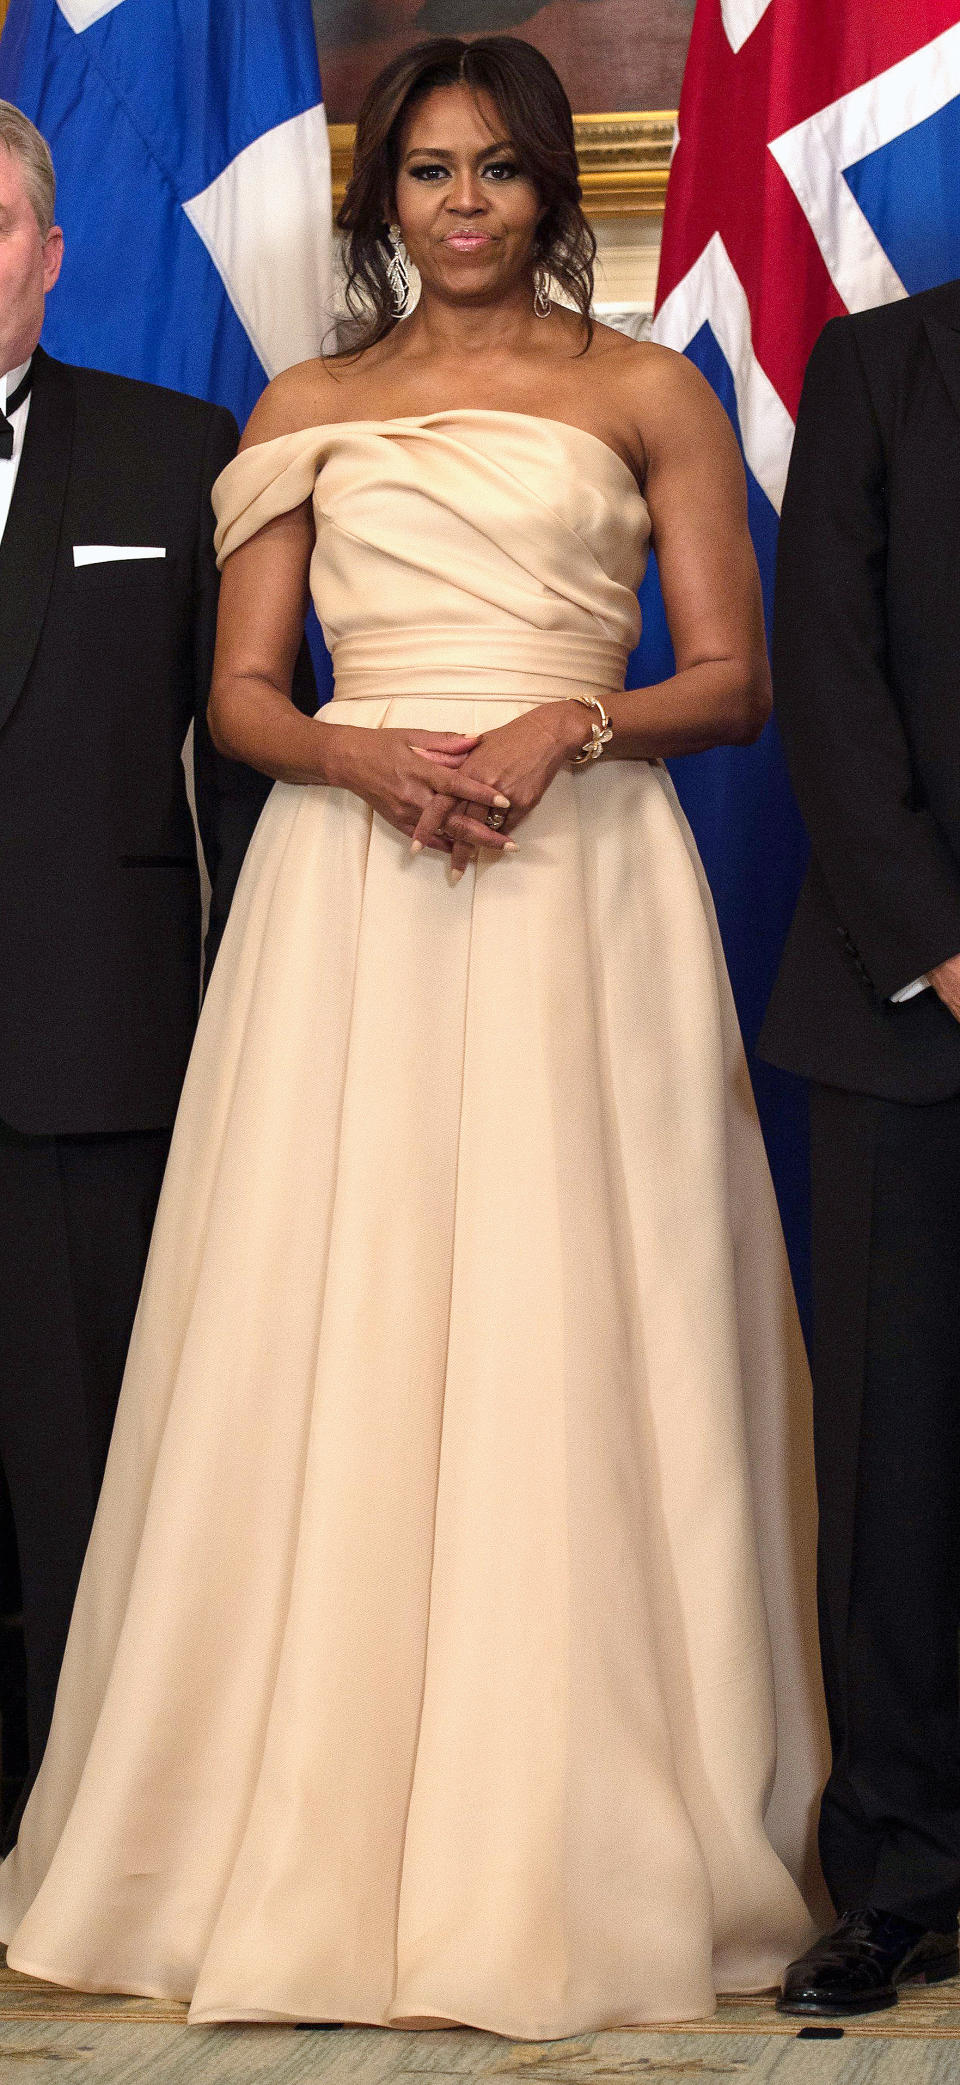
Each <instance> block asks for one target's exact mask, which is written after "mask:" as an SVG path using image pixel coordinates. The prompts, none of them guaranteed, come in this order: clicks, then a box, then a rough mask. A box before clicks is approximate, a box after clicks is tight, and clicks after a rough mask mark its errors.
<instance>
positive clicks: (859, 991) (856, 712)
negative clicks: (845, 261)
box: [760, 282, 960, 1101]
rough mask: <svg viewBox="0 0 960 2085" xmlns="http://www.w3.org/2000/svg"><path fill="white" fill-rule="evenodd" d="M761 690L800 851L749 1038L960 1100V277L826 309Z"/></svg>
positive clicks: (793, 1063)
mask: <svg viewBox="0 0 960 2085" xmlns="http://www.w3.org/2000/svg"><path fill="white" fill-rule="evenodd" d="M773 671H774V699H775V702H776V706H777V713H778V716H779V721H780V730H781V733H782V736H783V740H784V743H785V747H786V752H787V759H788V762H789V766H790V771H791V775H792V779H793V784H794V788H795V790H796V794H797V800H798V802H799V805H800V809H801V811H802V813H803V817H804V820H805V822H806V825H807V829H808V831H809V834H810V840H811V846H812V858H811V862H810V868H809V872H808V875H807V879H806V882H805V884H804V886H803V890H802V891H801V894H800V899H799V902H798V905H797V910H796V913H795V916H794V920H793V924H792V927H791V930H790V934H789V936H788V939H787V944H786V949H785V951H784V956H783V961H782V964H781V968H780V973H779V976H778V978H777V982H776V986H775V988H774V993H773V997H772V999H771V1002H770V1006H769V1009H768V1012H767V1019H766V1023H765V1025H764V1028H763V1032H762V1035H761V1038H760V1048H761V1053H762V1054H763V1055H764V1056H766V1057H768V1058H771V1059H772V1061H773V1062H774V1063H775V1064H780V1065H783V1066H785V1067H786V1069H787V1070H789V1071H795V1072H800V1073H802V1074H804V1075H805V1076H806V1077H808V1078H812V1079H816V1080H819V1081H821V1082H822V1083H824V1084H827V1085H833V1086H839V1087H842V1088H845V1089H846V1090H847V1091H850V1092H863V1093H872V1094H878V1095H880V1096H882V1097H885V1098H887V1099H892V1100H908V1101H932V1100H939V1099H945V1098H946V1097H948V1096H949V1095H951V1094H955V1093H958V1092H960V1022H957V1021H955V1020H954V1019H953V1017H952V1015H950V1014H949V1013H948V1012H947V1010H946V1008H945V1007H944V1006H943V1005H942V1004H941V1002H940V1000H939V999H938V998H937V997H936V995H935V993H934V992H932V991H926V992H924V993H922V994H921V995H919V996H918V997H916V998H914V999H911V1000H908V1001H906V1002H905V1003H902V1004H900V1005H893V1004H892V1003H891V995H892V994H893V993H894V992H897V991H899V990H900V989H901V987H902V986H904V985H906V984H909V983H911V982H912V981H913V979H914V978H916V977H919V976H921V975H922V974H923V973H924V972H925V971H927V970H930V969H931V968H932V967H933V965H934V964H936V963H940V962H943V961H944V960H945V959H946V958H947V957H948V956H954V955H957V954H960V282H954V283H949V284H947V285H946V286H945V287H944V288H941V289H936V290H929V291H926V292H924V293H923V294H922V295H920V296H916V297H910V298H908V299H907V300H906V301H905V302H902V303H897V304H890V305H886V306H884V307H882V308H881V309H880V310H877V311H869V312H863V313H861V314H860V315H858V316H856V317H851V318H842V319H833V320H831V322H830V324H829V325H828V326H827V327H826V328H825V330H824V332H823V333H822V334H821V336H820V339H819V341H818V342H817V346H816V348H815V349H814V352H813V355H812V356H811V359H810V364H809V367H808V370H807V375H806V381H805V383H804V388H803V397H802V400H801V404H800V412H799V417H798V420H797V432H796V441H795V444H794V449H793V457H792V460H791V465H790V473H789V477H788V481H787V489H786V496H785V499H784V506H783V516H782V521H781V529H780V548H779V555H778V563H777V592H776V606H775V614H774V642H773Z"/></svg>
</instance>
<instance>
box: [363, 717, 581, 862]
mask: <svg viewBox="0 0 960 2085" xmlns="http://www.w3.org/2000/svg"><path fill="white" fill-rule="evenodd" d="M347 731H348V735H349V739H350V740H351V742H352V743H351V744H350V746H349V749H348V756H347V760H346V763H345V767H344V772H343V775H342V779H343V781H344V782H345V783H346V784H347V786H348V787H349V788H351V789H353V790H354V792H355V793H356V795H358V796H361V797H363V798H364V800H365V802H367V803H369V804H370V805H371V806H372V808H373V810H375V811H377V812H379V813H380V815H381V817H384V818H386V819H387V820H388V821H389V823H390V824H391V825H393V826H395V827H396V828H397V829H398V830H399V831H400V832H403V833H407V834H408V835H409V838H410V843H411V848H412V850H413V851H414V852H415V853H420V851H421V849H423V848H432V849H434V850H435V851H437V852H440V853H445V854H449V855H450V856H451V869H452V873H453V875H454V876H455V877H456V878H459V877H460V876H461V875H462V874H463V871H464V869H465V868H466V866H467V863H468V862H470V861H472V860H474V859H475V858H476V855H477V853H478V850H479V849H480V848H481V847H486V848H489V849H490V850H491V851H492V850H494V849H497V850H499V851H500V852H505V853H515V852H516V850H517V842H516V840H514V839H512V838H511V833H512V830H513V828H514V827H515V826H516V825H517V824H519V822H520V820H521V819H522V818H524V817H526V815H527V813H528V812H529V811H532V810H533V808H534V805H535V804H538V803H539V801H540V798H541V797H542V796H543V794H544V791H545V790H546V789H547V788H548V787H549V785H550V783H551V782H552V780H553V778H554V775H555V774H557V772H558V770H559V769H560V768H561V767H563V766H565V765H567V764H568V763H569V762H570V761H571V759H572V758H573V756H574V754H575V753H577V752H578V751H579V749H580V747H581V746H582V744H583V738H584V728H583V712H582V709H581V708H580V705H579V704H577V703H573V702H563V701H560V702H550V703H541V704H539V705H538V706H537V708H536V709H533V710H525V711H524V712H523V713H522V715H520V716H519V717H514V718H512V719H511V720H510V722H509V723H507V724H501V725H499V726H498V727H497V728H496V729H495V730H493V731H485V732H480V733H477V734H475V735H473V736H468V735H465V734H463V733H459V732H451V731H397V730H393V729H389V728H388V729H385V730H380V731H368V730H362V729H353V730H351V729H350V727H347ZM331 779H332V777H331ZM337 779H341V777H340V776H339V775H338V777H337ZM494 809H495V810H497V811H499V812H502V813H503V814H504V816H503V824H502V826H501V827H500V829H499V830H495V829H494V828H493V827H492V826H490V825H488V824H487V823H486V816H487V812H488V811H490V810H494Z"/></svg>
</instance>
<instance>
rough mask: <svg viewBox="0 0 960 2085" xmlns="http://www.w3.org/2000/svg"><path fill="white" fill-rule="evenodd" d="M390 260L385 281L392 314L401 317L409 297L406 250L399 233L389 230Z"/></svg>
mask: <svg viewBox="0 0 960 2085" xmlns="http://www.w3.org/2000/svg"><path fill="white" fill-rule="evenodd" d="M388 244H389V248H390V259H389V260H388V262H387V281H388V283H389V285H390V294H391V296H392V298H393V309H394V314H395V316H396V317H397V318H398V319H401V318H402V317H403V314H404V312H405V311H406V308H407V302H408V299H409V296H410V277H409V275H408V274H407V249H406V247H405V246H404V243H403V240H402V239H401V237H400V233H399V232H395V231H393V230H392V229H391V231H390V232H389V234H388Z"/></svg>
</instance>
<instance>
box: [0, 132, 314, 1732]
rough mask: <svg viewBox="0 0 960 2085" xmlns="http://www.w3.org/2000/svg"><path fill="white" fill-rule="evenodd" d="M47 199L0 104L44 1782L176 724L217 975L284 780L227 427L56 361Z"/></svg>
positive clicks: (3, 1331)
mask: <svg viewBox="0 0 960 2085" xmlns="http://www.w3.org/2000/svg"><path fill="white" fill-rule="evenodd" d="M53 208H54V177H53V167H52V164H51V161H50V155H49V152H48V150H47V147H46V145H45V143H44V141H43V139H42V138H41V137H40V135H39V133H38V132H37V131H36V130H35V129H34V127H33V125H32V124H31V123H29V122H28V121H27V119H26V118H25V117H24V116H23V115H21V114H20V112H19V111H18V110H16V109H14V108H13V107H12V106H11V104H9V103H4V102H0V1459H2V1464H3V1470H4V1474H5V1476H6V1481H7V1486H8V1489H9V1494H10V1499H11V1503H12V1509H13V1517H14V1522H15V1527H16V1534H17V1545H18V1550H19V1558H20V1570H21V1578H22V1586H23V1617H24V1633H25V1640H26V1654H27V1705H28V1724H29V1748H30V1765H31V1771H32V1772H35V1771H36V1767H37V1765H38V1763H39V1759H40V1755H41V1753H42V1750H43V1745H44V1742H45V1738H46V1732H47V1728H48V1724H49V1720H50V1715H51V1711H52V1707H53V1697H54V1692H55V1689H56V1682H57V1676H58V1673H59V1668H60V1659H61V1654H62V1650H63V1645H64V1641H65V1637H66V1631H67V1626H68V1622H69V1618H70V1610H71V1607H72V1603H73V1596H74V1592H75V1590H76V1583H77V1578H78V1575H79V1571H80V1565H81V1562H82V1559H83V1554H84V1549H85V1546H86V1542H87V1537H88V1534H89V1531H90V1525H91V1521H92V1517H93V1512H94V1508H95V1505H96V1500H97V1493H98V1490H99V1485H100V1479H101V1475H102V1471H103V1466H104V1461H105V1458H106V1453H107V1447H108V1444H109V1439H110V1431H111V1427H112V1423H113V1416H114V1410H115V1406H116V1400H117V1395H118V1392H119V1388H120V1381H121V1376H122V1371H123V1365H124V1358H125V1354H126V1347H127V1341H128V1338H129V1334H130V1329H131V1326H132V1323H133V1316H134V1311H135V1308H136V1303H137V1297H138V1294H139V1289H140V1282H141V1278H142V1275H143V1269H144V1262H145V1259H146V1252H147V1245H148V1242H149V1237H150V1230H151V1225H152V1222H153V1217H154V1212H155V1209H156V1204H157V1197H158V1195H159V1191H160V1183H161V1179H162V1175H163V1168H164V1162H165V1159H166V1155H167V1148H168V1145H169V1140H170V1130H171V1125H172V1122H173V1118H174V1114H175V1111H176V1106H177V1100H178V1096H179V1093H180V1087H181V1083H182V1080H183V1075H184V1071H185V1068H186V1063H187V1057H188V1054H189V1050H190V1044H191V1038H192V1035H193V1030H194V1026H195V1023H196V1018H197V1011H198V999H199V988H200V971H201V949H200V931H201V928H200V921H201V886H200V874H199V869H198V862H197V851H196V845H195V840H194V829H193V821H192V818H191V814H190V808H189V803H188V799H187V793H186V786H185V777H184V771H183V764H182V759H181V752H182V748H183V745H184V740H185V737H186V734H187V731H188V727H189V725H190V723H191V722H192V723H193V729H194V738H193V772H194V786H195V801H196V809H197V820H198V824H199V829H200V834H201V838H202V844H203V852H204V856H205V860H206V867H207V870H208V872H209V877H210V882H211V885H212V900H211V912H210V932H209V938H208V942H207V949H206V960H207V964H208V965H209V963H210V961H211V960H212V957H213V953H214V950H215V948H216V944H217V941H218V939H219V936H220V934H221V932H222V929H223V925H224V922H225V919H226V914H227V910H228V907H229V903H230V897H231V894H232V891H233V887H234V884H235V881H236V878H237V874H238V872H239V869H240V865H241V862H242V859H243V854H244V850H245V848H246V845H247V841H248V839H249V837H250V834H251V832H252V830H253V826H254V824H255V822H256V819H257V817H258V815H259V812H260V809H261V807H262V804H263V801H264V799H265V796H266V793H267V790H268V788H269V786H270V785H269V783H268V782H267V781H266V780H265V779H264V778H263V777H261V776H258V775H254V774H253V773H251V771H250V770H249V769H245V768H241V767H238V766H236V765H234V764H233V763H232V762H230V761H225V760H223V759H221V758H220V757H219V756H218V755H216V754H215V753H214V750H213V746H212V744H211V741H210V738H209V736H208V733H207V730H206V724H205V710H206V701H207V692H208V688H209V682H210V674H211V666H212V659H213V644H214V630H215V620H216V607H217V574H216V567H215V563H214V557H213V548H212V535H213V514H212V510H211V505H210V490H211V486H212V485H213V482H214V479H215V478H216V477H217V475H218V473H219V472H220V471H221V470H222V469H223V467H224V465H225V464H226V463H227V462H228V461H229V460H230V458H231V457H232V456H233V454H234V451H235V448H236V440H237V430H236V425H235V423H234V421H233V419H232V418H231V416H230V414H229V413H226V412H224V411H222V410H221V409H220V408H219V407H216V406H211V405H207V404H204V403H202V402H201V401H200V400H198V399H194V398H186V397H181V396H180V395H179V394H178V393H176V392H172V391H164V390H160V389H158V388H156V387H155V386H153V385H149V384H142V383H133V382H130V381H129V380H127V379H124V378H119V377H113V376H106V375H103V374H101V373H100V372H98V371H94V370H87V369H78V368H72V367H69V366H68V365H66V364H65V363H62V362H57V361H54V360H52V359H51V358H50V357H49V356H48V355H46V354H45V353H44V352H43V350H42V349H41V348H40V347H39V346H38V341H39V337H40V330H41V326H42V323H43V315H44V299H45V296H46V294H47V293H48V292H49V291H50V290H51V289H52V288H53V286H54V284H55V282H56V279H57V275H58V272H59V268H60V259H61V252H62V246H63V240H62V235H61V233H60V231H59V230H58V229H57V228H56V227H55V226H54V224H53ZM305 679H306V681H309V679H310V676H309V674H308V673H307V674H306V676H305V677H304V674H303V671H302V670H301V676H300V688H299V695H300V698H301V699H302V701H303V706H304V707H307V708H315V706H316V703H315V698H314V697H313V690H312V686H311V687H307V686H306V685H305Z"/></svg>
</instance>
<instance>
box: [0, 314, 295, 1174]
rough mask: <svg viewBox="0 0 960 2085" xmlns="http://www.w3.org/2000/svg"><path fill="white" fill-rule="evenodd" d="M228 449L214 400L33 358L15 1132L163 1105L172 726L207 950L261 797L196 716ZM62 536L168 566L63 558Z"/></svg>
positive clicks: (5, 621)
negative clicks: (214, 489) (190, 791)
mask: <svg viewBox="0 0 960 2085" xmlns="http://www.w3.org/2000/svg"><path fill="white" fill-rule="evenodd" d="M236 440H237V430H236V425H235V423H234V421H233V419H232V418H231V416H230V414H229V413H226V412H224V411H223V410H222V409H221V408H220V407H218V406H211V405H206V404H204V403H203V402H202V401H200V400H199V399H195V398H186V397H182V396H181V395H180V394H179V393H177V392H173V391H164V390H160V389H159V388H157V387H156V386H155V385H152V384H141V383H133V382H130V381H129V380H128V379H126V378H122V377H115V376H106V375H103V374H101V373H100V372H99V371H96V370H90V369H74V368H71V367H70V366H68V365H67V364H66V363H62V362H56V361H54V360H52V359H51V357H49V356H48V355H46V354H44V353H43V351H42V350H41V349H39V348H38V349H37V352H36V356H35V359H34V373H33V392H32V399H31V405H30V414H29V418H28V421H27V429H26V435H25V439H24V446H23V453H22V455H21V458H20V468H19V471H18V474H17V480H16V485H15V488H14V495H13V502H12V505H11V509H10V516H9V520H8V522H7V527H6V531H5V533H4V536H3V541H2V543H0V1119H3V1120H4V1121H6V1122H7V1123H9V1124H10V1125H12V1126H13V1127H14V1128H15V1129H18V1130H21V1131H25V1132H29V1133H44V1134H66V1133H84V1132H89V1131H122V1130H134V1129H153V1128H161V1127H163V1126H164V1125H166V1124H168V1123H170V1122H171V1121H172V1120H173V1116H174V1113H175V1111H176V1106H177V1100H178V1096H179V1093H180V1087H181V1083H182V1079H183V1074H184V1070H185V1068H186V1062H187V1056H188V1054H189V1050H190V1044H191V1040H192V1036H193V1031H194V1027H195V1024H196V1018H197V1010H198V997H199V983H200V963H201V952H200V909H201V908H200V876H199V869H198V864H197V856H196V847H195V842H194V833H193V824H192V820H191V816H190V809H189V805H188V801H187V794H186V786H185V777H184V773H183V765H182V761H181V749H182V746H183V742H184V738H185V736H186V733H187V729H188V726H189V724H190V722H191V720H192V721H193V724H194V775H195V791H196V803H197V815H198V823H199V827H200V833H201V838H202V844H203V850H204V856H205V859H206V865H207V869H208V871H209V875H210V881H211V884H212V887H213V899H212V909H211V924H210V939H209V945H208V950H207V957H208V961H209V960H212V955H213V952H214V950H215V948H216V945H217V942H218V940H219V936H220V933H221V932H222V928H223V924H224V921H225V919H226V915H227V910H228V907H229V903H230V898H231V895H232V892H233V887H234V884H235V882H236V879H237V875H238V873H239V869H240V865H241V863H242V860H243V855H244V850H245V848H246V845H247V842H248V840H249V838H250V834H251V832H252V831H253V827H254V825H255V823H256V820H257V818H258V816H259V813H260V810H261V808H262V805H263V803H264V800H265V798H266V795H267V793H268V791H269V789H270V786H271V785H270V783H269V782H268V781H267V779H266V778H265V777H264V776H261V775H256V774H254V773H253V772H252V771H251V770H250V769H248V768H244V767H240V766H238V765H236V764H235V763H234V762H232V761H227V760H224V759H222V758H221V757H220V756H219V755H218V754H216V753H215V752H214V749H213V746H212V744H211V741H210V738H209V735H208V732H207V729H206V723H205V713H206V704H207V696H208V692H209V685H210V673H211V665H212V660H213V644H214V633H215V624H216V608H217V573H216V567H215V563H214V558H213V548H212V539H213V513H212V510H211V506H210V489H211V486H212V484H213V481H214V479H215V478H216V477H217V475H218V473H219V472H220V471H221V470H222V469H223V467H224V465H225V464H226V463H227V462H229V460H230V458H231V457H232V455H233V453H234V450H235V448H236ZM77 544H111V545H119V544H127V545H131V544H136V545H140V546H146V545H149V546H160V547H162V548H163V549H164V551H165V553H166V555H165V556H164V557H163V558H156V559H150V560H140V559H134V560H130V561H123V562H111V563H99V564H97V563H94V564H87V565H81V566H77V565H76V564H75V562H74V546H75V545H77ZM301 697H303V690H302V689H301ZM303 706H304V707H310V706H315V703H312V690H310V691H309V693H308V694H307V695H306V698H305V699H303Z"/></svg>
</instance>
